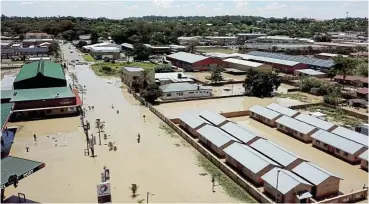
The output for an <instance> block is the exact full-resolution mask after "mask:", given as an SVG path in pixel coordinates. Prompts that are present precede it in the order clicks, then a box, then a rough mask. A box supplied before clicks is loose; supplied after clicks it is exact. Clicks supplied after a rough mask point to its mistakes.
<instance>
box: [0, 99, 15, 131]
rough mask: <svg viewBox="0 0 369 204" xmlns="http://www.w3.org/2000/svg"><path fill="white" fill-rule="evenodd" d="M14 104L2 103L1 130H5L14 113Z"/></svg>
mask: <svg viewBox="0 0 369 204" xmlns="http://www.w3.org/2000/svg"><path fill="white" fill-rule="evenodd" d="M12 108H13V103H2V104H1V130H2V129H3V128H4V125H5V124H6V121H7V120H8V117H9V115H10V113H11V111H12Z"/></svg>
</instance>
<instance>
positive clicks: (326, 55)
mask: <svg viewBox="0 0 369 204" xmlns="http://www.w3.org/2000/svg"><path fill="white" fill-rule="evenodd" d="M338 55H339V54H333V53H319V54H316V55H314V57H315V58H317V59H324V60H329V59H332V58H333V57H337V56H338ZM341 56H342V57H348V56H347V55H341Z"/></svg>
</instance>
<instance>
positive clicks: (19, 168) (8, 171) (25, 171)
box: [1, 156, 45, 189]
mask: <svg viewBox="0 0 369 204" xmlns="http://www.w3.org/2000/svg"><path fill="white" fill-rule="evenodd" d="M44 167H45V163H42V162H38V161H32V160H28V159H23V158H18V157H13V156H8V157H5V158H3V159H2V160H1V189H4V188H6V187H8V186H10V185H12V184H13V183H12V182H10V181H9V177H11V176H13V175H16V176H17V178H18V181H20V180H21V179H23V178H25V177H27V176H29V175H31V174H33V173H35V172H36V171H38V170H40V169H42V168H44Z"/></svg>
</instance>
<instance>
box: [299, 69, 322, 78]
mask: <svg viewBox="0 0 369 204" xmlns="http://www.w3.org/2000/svg"><path fill="white" fill-rule="evenodd" d="M295 74H296V75H297V76H305V77H315V78H324V77H326V76H327V74H326V73H324V72H320V71H316V70H314V69H299V70H296V71H295Z"/></svg>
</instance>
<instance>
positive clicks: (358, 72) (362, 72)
mask: <svg viewBox="0 0 369 204" xmlns="http://www.w3.org/2000/svg"><path fill="white" fill-rule="evenodd" d="M353 72H354V75H355V76H362V77H368V63H367V62H365V61H364V60H362V59H360V60H359V62H358V63H357V64H356V67H355V69H354V70H353Z"/></svg>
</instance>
